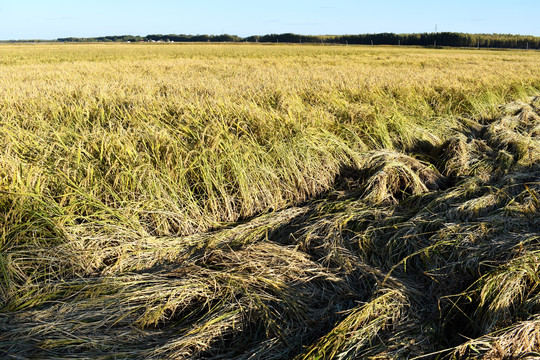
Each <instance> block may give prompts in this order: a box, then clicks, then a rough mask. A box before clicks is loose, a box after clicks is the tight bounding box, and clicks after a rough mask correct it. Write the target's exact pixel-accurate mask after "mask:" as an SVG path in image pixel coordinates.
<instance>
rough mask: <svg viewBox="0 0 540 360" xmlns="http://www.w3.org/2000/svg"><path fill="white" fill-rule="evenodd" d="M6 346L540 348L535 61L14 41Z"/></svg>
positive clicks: (2, 103) (539, 117) (466, 353)
mask: <svg viewBox="0 0 540 360" xmlns="http://www.w3.org/2000/svg"><path fill="white" fill-rule="evenodd" d="M0 94H1V96H0V145H1V146H0V205H1V206H0V216H1V222H0V301H1V302H0V354H1V356H2V357H5V358H13V359H31V358H40V359H76V358H79V359H89V358H91V359H498V358H507V359H512V358H516V359H517V358H520V359H525V358H531V359H532V358H534V357H538V356H540V265H539V263H540V262H539V256H540V238H539V230H540V217H539V216H538V215H539V209H540V180H539V179H540V165H539V160H540V137H539V136H540V97H539V95H540V57H539V56H538V52H536V51H493V50H480V51H479V50H471V49H424V48H413V47H375V46H322V45H321V46H314V45H302V46H298V45H264V44H257V45H255V44H251V45H250V44H234V45H225V44H190V45H186V44H39V45H34V44H33V45H28V44H26V45H1V46H0Z"/></svg>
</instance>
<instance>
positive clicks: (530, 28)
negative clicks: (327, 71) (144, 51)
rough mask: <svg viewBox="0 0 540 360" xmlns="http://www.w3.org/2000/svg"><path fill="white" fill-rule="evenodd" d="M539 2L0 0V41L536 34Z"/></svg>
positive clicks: (420, 0)
mask: <svg viewBox="0 0 540 360" xmlns="http://www.w3.org/2000/svg"><path fill="white" fill-rule="evenodd" d="M538 14H540V1H539V0H523V1H512V2H510V1H501V0H491V1H487V0H478V1H475V0H468V1H464V0H453V1H449V0H445V1H439V0H431V1H427V0H410V1H398V0H386V1H363V0H360V1H352V0H332V1H326V0H325V1H323V0H309V1H307V0H296V1H295V0H273V1H264V0H259V1H253V0H251V1H246V0H207V1H204V0H198V1H197V0H191V1H183V0H181V1H173V0H152V1H141V0H86V1H77V0H0V39H1V40H9V39H56V38H58V37H69V36H76V37H91V36H104V35H124V34H131V35H148V34H223V33H227V34H234V35H240V36H248V35H262V34H270V33H285V32H293V33H298V34H361V33H376V32H395V33H411V32H433V31H435V26H437V30H438V31H457V32H470V33H505V34H507V33H511V34H522V35H536V36H540V22H539V20H538V18H537V17H538Z"/></svg>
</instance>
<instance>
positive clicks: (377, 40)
mask: <svg viewBox="0 0 540 360" xmlns="http://www.w3.org/2000/svg"><path fill="white" fill-rule="evenodd" d="M57 41H59V42H148V41H150V42H264V43H328V44H362V45H416V46H450V47H482V48H486V47H488V48H517V49H527V48H528V49H540V37H538V36H525V35H511V34H466V33H455V32H437V33H418V34H394V33H379V34H359V35H299V34H293V33H285V34H268V35H254V36H248V37H244V38H243V37H240V36H236V35H229V34H223V35H176V34H169V35H162V34H154V35H147V36H133V35H120V36H102V37H92V38H75V37H68V38H59V39H57Z"/></svg>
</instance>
